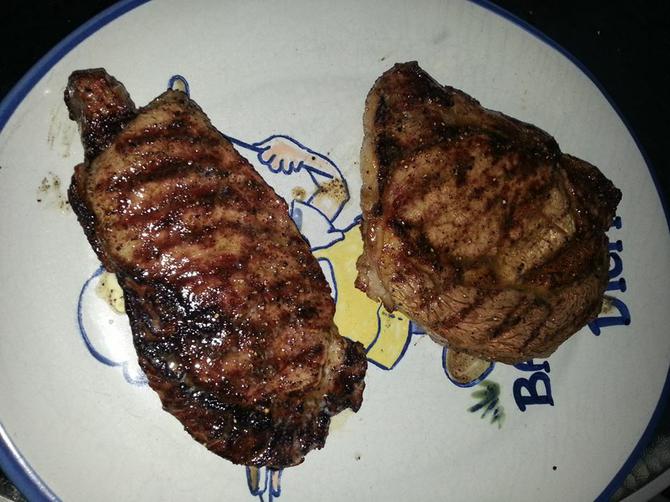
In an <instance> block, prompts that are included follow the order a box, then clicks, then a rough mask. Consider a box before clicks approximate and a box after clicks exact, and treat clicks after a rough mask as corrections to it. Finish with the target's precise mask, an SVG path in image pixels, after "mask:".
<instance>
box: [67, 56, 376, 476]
mask: <svg viewBox="0 0 670 502" xmlns="http://www.w3.org/2000/svg"><path fill="white" fill-rule="evenodd" d="M65 101H66V103H67V106H68V109H69V111H70V116H71V118H72V119H73V120H76V121H77V122H78V124H79V127H80V131H81V134H82V142H83V145H84V150H85V162H84V163H83V164H80V165H78V166H77V167H76V168H75V173H74V176H73V178H72V184H71V186H70V189H69V198H70V202H71V204H72V207H73V209H74V211H75V213H76V214H77V217H78V218H79V221H80V223H81V225H82V227H83V228H84V231H85V233H86V236H87V237H88V240H89V242H90V243H91V245H92V246H93V249H94V250H95V252H96V253H97V255H98V257H99V258H100V260H101V261H102V262H103V264H104V266H105V268H106V269H107V270H108V271H110V272H113V273H115V274H117V277H118V280H119V283H120V285H121V286H122V288H123V292H124V297H125V301H126V310H127V313H128V317H129V319H130V325H131V328H132V333H133V339H134V344H135V347H136V349H137V353H138V356H139V362H140V365H141V367H142V369H143V370H144V372H145V373H146V375H147V377H148V380H149V384H150V385H151V387H152V388H153V389H154V390H155V391H156V392H157V393H158V395H159V396H160V398H161V401H162V403H163V407H164V408H165V410H167V411H168V412H169V413H171V414H172V415H174V416H175V417H177V418H178V419H179V420H180V421H181V423H182V424H183V425H184V427H185V429H186V430H187V431H188V432H189V433H190V434H191V435H192V436H193V437H194V438H195V439H196V440H197V441H199V442H201V443H202V444H204V445H205V446H206V447H207V448H209V449H210V450H211V451H213V452H214V453H216V454H218V455H220V456H222V457H225V458H227V459H230V460H232V461H233V462H235V463H239V464H245V465H253V466H270V467H285V466H290V465H295V464H298V463H300V462H302V461H303V458H304V456H305V454H306V453H307V452H308V451H310V450H311V449H313V448H321V447H322V446H323V445H324V442H325V438H326V435H327V433H328V427H329V423H330V417H331V416H332V415H334V414H336V413H338V412H340V411H341V410H343V409H345V408H348V407H350V408H352V409H354V410H358V408H359V407H360V405H361V401H362V393H363V386H364V383H363V377H364V375H365V370H366V360H365V354H364V350H363V347H362V345H361V344H359V343H357V342H356V343H354V342H352V341H350V340H348V339H346V338H343V337H341V336H339V334H338V331H337V328H336V327H335V325H334V323H333V315H334V311H335V306H334V303H333V300H332V299H331V296H330V294H329V287H328V284H327V282H326V280H325V279H324V277H323V274H322V272H321V269H320V267H319V265H318V263H317V261H316V259H315V258H314V257H313V256H312V255H311V253H310V250H309V247H308V245H307V244H306V242H305V241H304V240H303V239H302V237H301V236H300V234H299V233H298V230H297V229H296V227H295V225H294V224H293V222H292V221H291V219H290V218H289V215H288V208H287V205H286V203H285V202H284V200H282V199H281V198H280V197H279V196H277V195H276V194H275V193H274V191H273V190H272V189H271V188H270V187H269V186H268V185H267V184H266V183H265V182H264V181H263V179H262V178H261V177H260V175H259V174H258V173H257V172H255V171H254V169H253V168H252V167H251V165H249V163H248V162H247V161H246V160H245V159H243V158H242V157H241V156H240V155H239V154H238V153H237V152H236V151H235V150H234V149H233V147H232V145H231V144H230V143H229V142H228V141H227V140H226V139H225V138H224V137H223V136H222V135H221V134H220V133H219V132H218V131H217V130H216V129H215V128H214V127H213V126H212V125H211V123H210V122H209V120H208V118H207V117H206V115H205V114H204V113H203V112H202V110H201V109H200V108H199V107H198V106H197V105H196V104H195V103H194V102H193V101H192V100H190V99H189V97H188V96H186V94H184V93H182V92H179V91H172V90H169V91H167V92H165V93H164V94H162V95H160V96H159V97H158V98H156V99H155V100H153V101H152V102H151V103H150V104H149V105H147V106H146V107H145V108H142V109H140V110H137V109H136V108H135V106H134V104H133V102H132V101H131V100H130V98H129V96H128V93H127V92H126V90H125V89H124V87H123V86H122V85H121V84H120V83H119V82H117V81H116V80H115V79H114V78H112V77H110V76H109V75H108V74H107V73H106V72H105V71H104V70H102V69H98V70H84V71H77V72H74V73H73V74H72V75H71V77H70V79H69V82H68V86H67V89H66V91H65Z"/></svg>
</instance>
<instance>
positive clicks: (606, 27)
mask: <svg viewBox="0 0 670 502" xmlns="http://www.w3.org/2000/svg"><path fill="white" fill-rule="evenodd" d="M445 1H448V0H445ZM113 3H114V2H112V1H109V0H87V1H82V0H72V1H68V2H66V1H62V0H60V1H57V0H51V1H49V0H42V1H38V2H28V1H21V2H19V1H16V0H10V1H9V2H7V1H5V2H3V9H2V10H3V12H2V15H1V17H0V47H2V51H1V53H0V63H1V64H0V97H4V96H5V94H7V92H9V90H10V89H11V88H12V86H13V85H14V84H15V83H16V82H17V81H18V80H19V78H21V76H22V75H23V74H24V73H25V72H26V71H27V70H28V69H29V68H30V67H31V66H32V65H33V64H34V63H35V62H37V60H38V59H39V58H40V57H41V56H43V55H44V54H45V53H46V52H47V51H48V50H49V49H50V48H51V47H53V46H54V45H55V44H56V43H58V42H59V41H60V40H61V39H62V38H63V37H65V36H66V35H68V34H69V33H70V32H71V31H72V30H74V29H75V28H77V27H78V26H79V25H81V24H82V23H83V22H85V21H86V20H88V19H89V18H90V17H92V16H94V15H95V14H97V13H99V12H100V11H101V10H103V9H105V8H107V7H108V6H110V5H112V4H113ZM195 3H196V2H194V4H195ZM495 3H497V4H498V5H500V6H502V7H504V8H505V9H507V10H509V11H510V12H512V13H513V14H515V15H517V16H518V17H520V18H522V19H523V20H525V21H527V22H528V23H530V24H531V25H533V26H535V27H536V28H538V29H539V30H541V31H542V32H544V33H545V34H546V35H548V36H549V37H550V38H552V39H554V40H555V41H557V42H558V43H559V44H560V45H562V46H563V47H564V48H565V49H567V50H568V51H569V52H570V53H572V54H573V55H574V56H576V57H577V59H579V60H580V61H581V62H582V63H583V64H584V65H585V66H586V67H587V68H588V69H589V70H590V71H591V72H592V73H593V74H594V75H595V77H596V79H597V80H598V81H599V82H600V83H601V85H602V87H603V88H604V89H605V91H606V92H607V93H608V94H609V95H610V97H611V98H612V100H613V102H614V103H616V105H617V106H618V107H619V109H620V110H621V112H622V114H623V117H624V119H625V120H627V122H628V124H629V126H630V127H631V129H632V131H633V133H634V134H635V135H636V137H637V138H638V141H639V143H640V146H641V148H642V150H643V152H645V153H646V154H647V156H648V160H649V161H650V163H651V164H652V166H653V167H654V168H655V171H656V173H657V177H658V180H659V182H660V186H659V188H660V189H661V190H662V191H663V192H665V194H666V197H667V194H668V193H670V188H669V186H670V167H669V162H668V159H667V157H665V155H664V152H665V150H664V149H665V146H666V145H667V144H668V143H669V142H670V138H668V134H669V133H670V127H668V125H667V123H668V120H669V117H668V101H667V98H668V89H670V64H669V63H670V56H669V54H670V23H669V19H670V18H669V16H668V14H669V12H668V10H669V9H668V8H667V7H666V5H667V4H668V3H669V2H666V1H661V0H659V1H646V2H644V1H643V2H634V1H614V2H610V1H597V2H588V1H549V0H543V1H531V0H498V1H497V2H495ZM417 8H419V4H418V3H417ZM138 50H141V47H138ZM668 258H670V257H668ZM666 422H667V420H666Z"/></svg>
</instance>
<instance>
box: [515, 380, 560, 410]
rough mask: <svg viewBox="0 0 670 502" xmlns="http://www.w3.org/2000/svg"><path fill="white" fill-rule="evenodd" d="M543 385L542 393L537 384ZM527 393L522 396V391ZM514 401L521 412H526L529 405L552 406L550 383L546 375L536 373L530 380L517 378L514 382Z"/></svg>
mask: <svg viewBox="0 0 670 502" xmlns="http://www.w3.org/2000/svg"><path fill="white" fill-rule="evenodd" d="M539 382H542V383H543V384H544V389H543V390H544V393H541V392H540V390H539V389H538V388H537V384H538V383H539ZM524 389H525V390H526V391H527V394H526V395H524V393H523V392H522V391H523V390H524ZM513 393H514V401H515V402H516V405H517V406H518V407H519V409H520V410H521V411H526V407H527V406H528V405H531V404H549V405H551V406H553V405H554V399H553V398H552V397H551V381H550V379H549V375H548V374H547V373H543V372H542V371H537V372H535V373H533V374H532V375H531V376H530V378H517V379H516V380H515V381H514V388H513Z"/></svg>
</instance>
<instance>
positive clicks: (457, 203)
mask: <svg viewBox="0 0 670 502" xmlns="http://www.w3.org/2000/svg"><path fill="white" fill-rule="evenodd" d="M364 128H365V138H364V142H363V148H362V152H361V173H362V177H363V187H362V191H361V204H362V209H363V226H362V231H363V239H364V253H363V255H362V256H361V257H360V259H359V261H358V270H359V275H358V280H357V286H358V287H359V288H360V289H362V290H363V291H365V292H366V293H367V294H368V296H370V297H371V298H373V299H381V300H382V301H383V302H384V304H385V306H386V308H387V309H389V310H392V309H398V310H400V311H402V312H404V313H405V314H407V315H408V316H410V317H412V318H413V319H415V320H416V321H417V322H419V323H420V324H421V325H422V326H424V328H426V329H427V330H428V331H429V333H430V335H431V336H432V337H433V339H435V340H436V341H438V342H439V343H442V344H447V345H449V346H450V347H451V348H453V349H456V350H459V351H463V352H467V353H469V354H472V355H475V356H478V357H482V358H485V359H491V360H498V361H503V362H508V363H514V362H518V361H523V360H526V359H529V358H532V357H546V356H548V355H549V354H551V353H552V352H553V351H554V350H555V349H556V348H557V347H558V345H559V344H560V343H562V342H563V341H564V340H565V339H567V338H568V337H569V336H570V335H572V334H573V333H575V332H576V331H577V330H578V329H579V328H581V327H582V326H583V325H584V324H585V323H586V322H587V321H588V320H589V319H591V318H593V317H595V316H596V315H597V314H598V312H599V311H600V308H601V303H602V295H603V292H604V290H605V287H606V284H607V271H608V254H607V238H606V236H605V231H606V230H607V229H608V227H609V225H610V222H611V220H612V218H613V217H614V213H615V210H616V206H617V204H618V202H619V200H620V198H621V193H620V192H619V190H618V189H616V188H615V187H614V185H613V184H612V183H611V182H610V181H609V180H608V179H606V178H605V177H604V176H603V175H602V173H600V171H598V169H597V168H596V167H594V166H592V165H590V164H588V163H586V162H584V161H582V160H579V159H577V158H575V157H571V156H569V155H564V154H562V153H561V151H560V150H559V148H558V145H557V144H556V142H555V141H554V139H553V138H552V137H551V136H549V135H548V134H546V133H545V132H543V131H542V130H540V129H538V128H536V127H534V126H532V125H529V124H525V123H523V122H520V121H518V120H515V119H512V118H510V117H507V116H505V115H503V114H501V113H498V112H494V111H491V110H487V109H485V108H482V107H481V106H480V105H479V103H478V102H477V101H475V100H474V99H473V98H471V97H470V96H468V95H466V94H465V93H463V92H461V91H459V90H457V89H454V88H451V87H447V86H441V85H440V84H438V83H437V82H435V81H434V80H433V79H432V78H431V77H430V76H429V75H428V74H427V73H425V72H424V71H423V70H422V69H421V68H419V66H418V65H417V64H416V63H405V64H397V65H395V66H394V67H393V68H391V69H390V70H389V71H387V72H386V73H384V75H382V76H381V77H380V78H379V79H378V80H377V82H376V83H375V85H374V87H373V88H372V90H371V91H370V93H369V95H368V98H367V102H366V109H365V116H364Z"/></svg>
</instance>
